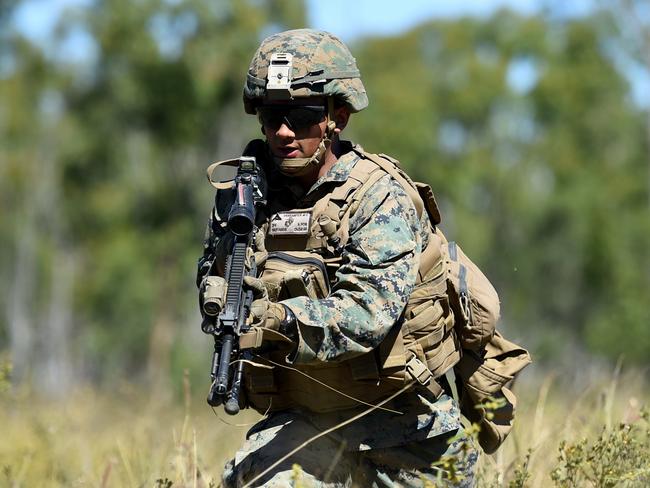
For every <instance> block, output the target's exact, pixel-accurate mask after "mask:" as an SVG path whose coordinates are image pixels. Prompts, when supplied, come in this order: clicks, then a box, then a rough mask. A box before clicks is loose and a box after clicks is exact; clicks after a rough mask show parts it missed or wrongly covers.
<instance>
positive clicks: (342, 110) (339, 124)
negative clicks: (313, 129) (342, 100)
mask: <svg viewBox="0 0 650 488" xmlns="http://www.w3.org/2000/svg"><path fill="white" fill-rule="evenodd" d="M348 120H350V110H349V109H348V107H346V106H345V105H344V106H342V107H338V108H337V109H335V110H334V122H336V129H334V131H335V132H336V133H337V134H338V133H339V132H341V131H342V130H343V129H345V126H347V125H348Z"/></svg>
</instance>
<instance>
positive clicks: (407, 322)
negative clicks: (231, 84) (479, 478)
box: [198, 29, 478, 487]
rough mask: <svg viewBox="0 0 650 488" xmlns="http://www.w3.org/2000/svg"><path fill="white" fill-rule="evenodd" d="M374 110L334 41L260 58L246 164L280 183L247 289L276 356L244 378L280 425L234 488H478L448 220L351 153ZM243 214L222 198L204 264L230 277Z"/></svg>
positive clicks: (263, 434)
mask: <svg viewBox="0 0 650 488" xmlns="http://www.w3.org/2000/svg"><path fill="white" fill-rule="evenodd" d="M367 105H368V99H367V97H366V92H365V89H364V86H363V84H362V82H361V79H360V73H359V71H358V69H357V66H356V61H355V59H354V58H353V57H352V55H351V54H350V52H349V51H348V49H347V47H346V46H345V45H344V44H343V43H342V42H341V41H340V40H339V39H338V38H336V37H335V36H333V35H331V34H329V33H327V32H322V31H316V30H311V29H300V30H292V31H287V32H282V33H279V34H276V35H272V36H270V37H268V38H267V39H265V40H264V41H263V42H262V44H261V46H260V48H259V49H258V51H257V52H256V53H255V55H254V56H253V59H252V62H251V64H250V68H249V71H248V76H247V80H246V83H245V86H244V107H245V110H246V112H247V113H249V114H252V115H257V117H258V119H259V121H260V123H261V128H262V133H263V135H264V137H265V140H264V141H262V140H256V141H252V142H251V143H250V144H249V145H248V146H247V148H246V149H245V151H244V154H247V155H254V156H255V157H256V158H257V161H258V163H259V164H261V165H262V166H263V167H264V169H265V173H266V179H267V183H268V194H267V202H268V203H267V205H266V206H265V207H264V209H263V211H261V212H259V213H258V216H257V231H256V235H255V239H254V251H255V258H256V261H257V263H258V269H259V272H258V275H259V278H250V277H249V278H246V279H245V285H246V286H247V287H249V288H250V289H252V290H254V292H255V298H256V299H255V301H254V302H253V306H252V324H253V326H254V327H257V328H261V329H262V330H263V331H264V334H265V336H264V337H265V344H267V342H268V343H271V344H272V347H265V348H263V349H260V352H259V354H258V355H256V358H255V361H254V362H257V363H258V365H254V364H246V365H245V370H244V380H245V381H244V393H245V402H246V404H247V405H248V406H251V407H253V408H255V409H257V410H258V411H259V412H261V413H263V414H267V415H266V416H265V418H264V419H263V420H262V421H260V422H259V423H258V424H256V425H255V426H254V427H253V428H252V429H251V430H250V431H249V432H248V434H247V437H246V441H245V443H244V445H243V446H242V447H241V449H240V450H239V451H237V453H236V455H235V457H234V458H233V459H232V460H231V461H229V462H228V463H227V465H226V467H225V470H224V473H223V483H224V486H227V487H231V486H243V485H245V484H247V483H251V481H252V485H251V486H269V487H270V486H293V485H294V484H295V483H296V482H297V480H298V479H299V480H301V482H302V486H386V487H388V486H414V487H415V486H424V485H425V484H427V483H428V482H431V483H437V484H438V486H440V485H444V486H447V485H454V486H456V485H458V486H471V485H472V484H473V472H474V466H475V463H476V459H477V457H478V454H477V450H476V449H475V448H474V443H473V440H472V439H471V438H470V437H469V436H467V435H466V433H465V431H464V430H463V427H462V425H461V419H460V410H459V406H458V404H457V403H456V401H455V400H454V398H453V395H452V390H453V389H454V386H453V385H452V383H453V380H450V379H448V377H447V376H445V373H446V372H448V371H449V370H450V368H451V367H452V366H453V365H454V364H455V363H456V362H457V361H458V359H459V343H458V338H457V337H456V332H455V330H454V327H453V323H454V321H453V316H454V311H453V310H452V308H453V307H451V306H450V305H449V303H448V302H447V300H446V298H444V297H445V291H444V290H445V289H446V282H445V280H446V278H445V277H446V269H445V261H444V258H443V257H442V255H441V248H442V247H444V246H443V244H445V243H446V241H445V240H444V237H443V236H442V234H441V233H440V232H439V230H437V228H436V226H435V224H436V223H438V222H439V215H438V213H437V209H436V208H435V202H434V201H433V196H432V194H430V190H429V189H428V187H423V186H420V187H418V186H416V185H415V184H414V183H413V182H411V180H409V179H408V177H407V176H406V175H405V174H404V173H403V172H402V171H401V169H400V167H399V165H398V163H397V162H396V161H395V160H393V159H392V158H390V157H388V156H384V155H375V154H371V153H367V152H365V151H364V149H363V148H362V147H361V146H359V145H355V144H352V143H351V142H348V141H345V140H342V139H341V138H340V134H341V132H342V131H343V130H344V129H345V127H346V126H347V124H348V122H349V121H350V116H351V114H353V113H356V112H360V111H361V110H363V109H364V108H365V107H366V106H367ZM231 201H232V192H228V191H226V190H223V191H218V192H217V196H216V198H215V207H214V210H213V213H212V216H211V219H210V222H209V224H208V231H207V235H206V241H205V254H204V257H206V256H210V257H211V256H216V258H215V259H216V261H217V263H216V266H211V268H212V269H216V270H219V271H218V272H217V274H219V273H223V263H219V262H218V261H219V260H222V261H223V256H224V255H225V254H227V251H228V243H229V242H231V239H230V238H229V231H228V228H227V225H226V218H227V215H228V205H229V204H230V202H231ZM206 269H207V268H206V267H205V266H203V267H201V270H203V271H200V273H199V277H198V283H200V284H201V285H200V286H201V289H202V290H203V289H204V283H205V276H204V275H203V274H205V270H206ZM213 274H214V273H213ZM431 297H434V298H436V297H438V298H440V299H439V300H437V301H436V300H434V299H431ZM266 339H268V341H266ZM376 405H379V406H378V407H377V406H376ZM373 406H375V407H373ZM362 414H365V415H362ZM355 417H359V418H356V420H353V421H350V420H351V419H353V418H355ZM346 421H347V423H346ZM341 423H345V425H343V426H339V425H340V424H341ZM337 426H339V427H338V428H336V427H337ZM325 431H328V433H327V434H326V435H321V436H320V437H318V438H317V439H315V440H313V441H312V442H311V443H308V444H307V445H306V446H304V447H303V448H302V449H299V450H298V451H297V452H296V453H295V454H293V455H292V456H290V457H289V458H288V459H285V460H283V461H282V462H280V463H279V464H278V465H277V466H274V467H273V468H272V469H269V468H270V467H271V466H272V465H273V464H274V463H276V461H278V460H280V459H281V458H282V457H283V456H284V455H285V454H287V453H288V452H290V451H291V450H292V449H294V448H296V447H298V446H300V445H301V444H303V443H305V441H308V440H309V439H311V438H312V437H314V436H317V435H318V434H320V433H323V432H325ZM443 457H444V458H447V459H449V458H452V459H455V460H456V461H457V462H456V464H455V468H454V469H455V470H456V473H455V475H454V476H452V478H454V480H453V481H449V478H450V474H449V472H448V470H446V469H444V468H443V467H441V466H440V465H435V463H436V462H437V461H439V460H440V459H441V458H443ZM294 465H298V466H299V467H300V468H299V469H298V468H294V467H293V466H294Z"/></svg>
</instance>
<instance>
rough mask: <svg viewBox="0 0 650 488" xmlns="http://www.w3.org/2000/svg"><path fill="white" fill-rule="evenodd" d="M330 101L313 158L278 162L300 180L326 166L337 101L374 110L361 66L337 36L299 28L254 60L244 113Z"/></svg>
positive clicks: (272, 41)
mask: <svg viewBox="0 0 650 488" xmlns="http://www.w3.org/2000/svg"><path fill="white" fill-rule="evenodd" d="M308 97H326V98H327V100H328V110H327V125H326V131H325V134H324V135H323V138H322V139H321V141H320V144H319V145H318V149H316V151H315V152H314V154H313V155H312V156H311V157H308V158H279V157H275V156H273V160H274V162H275V164H276V166H277V168H278V169H279V170H280V172H282V173H284V174H286V175H289V176H298V175H301V174H306V173H307V172H309V171H311V170H312V168H313V167H314V166H318V165H320V164H321V162H322V160H323V157H324V156H325V152H326V151H327V148H328V147H329V144H330V143H331V138H332V135H333V133H334V129H335V128H336V124H335V123H334V121H333V120H332V115H333V112H334V100H337V101H338V102H339V103H343V104H345V105H346V106H347V107H348V109H349V110H350V112H359V111H361V110H363V109H364V108H366V107H367V106H368V97H367V96H366V90H365V88H364V86H363V83H362V82H361V74H360V73H359V69H358V68H357V63H356V60H355V59H354V57H353V56H352V54H351V53H350V51H349V50H348V48H347V47H346V45H345V44H343V42H342V41H341V40H340V39H339V38H337V37H336V36H334V35H332V34H330V33H329V32H325V31H318V30H313V29H296V30H289V31H285V32H280V33H278V34H274V35H272V36H270V37H267V38H266V39H264V41H262V44H261V45H260V47H259V49H258V50H257V52H256V53H255V55H254V56H253V59H252V60H251V64H250V67H249V68H248V75H247V77H246V83H245V84H244V97H243V98H244V109H245V110H246V113H249V114H255V113H256V109H257V107H259V106H260V105H263V104H265V103H267V102H270V101H273V100H294V99H296V98H308Z"/></svg>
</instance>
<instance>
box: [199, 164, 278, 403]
mask: <svg viewBox="0 0 650 488" xmlns="http://www.w3.org/2000/svg"><path fill="white" fill-rule="evenodd" d="M221 164H225V165H228V166H236V167H237V175H236V177H235V180H234V183H235V196H234V201H233V202H232V206H231V209H230V213H229V214H228V226H227V229H228V230H229V231H230V232H232V234H233V235H234V239H233V241H232V247H231V249H230V252H229V254H228V257H227V259H226V267H225V276H224V278H225V280H226V283H227V286H228V288H227V291H226V295H225V300H224V299H223V297H222V296H217V294H216V293H215V294H211V293H210V292H206V293H205V295H204V300H203V312H204V313H205V320H203V323H202V324H201V328H202V330H203V332H205V333H206V334H210V335H212V336H213V337H214V353H213V355H212V367H211V370H210V377H211V379H212V383H211V386H210V392H209V393H208V398H207V401H208V404H210V405H211V406H213V407H216V406H218V405H222V404H223V405H224V410H225V411H226V413H228V414H229V415H235V414H237V413H238V412H239V394H240V392H241V382H242V377H243V373H244V360H246V359H250V358H247V357H246V355H247V354H250V353H248V352H242V351H240V348H239V337H240V336H241V334H243V333H245V332H246V331H247V330H248V329H249V328H250V327H249V326H248V324H247V319H248V316H249V314H250V307H251V303H252V302H253V292H252V291H251V290H244V289H243V281H244V276H253V277H256V275H257V267H256V265H255V259H254V258H253V257H252V256H250V254H251V253H250V252H249V248H250V246H251V244H252V241H253V235H254V233H255V215H256V210H257V209H256V207H258V206H260V205H263V204H265V203H266V201H265V199H264V198H265V195H264V193H265V191H264V190H265V181H264V178H263V174H262V172H261V168H259V167H258V165H257V163H256V161H255V157H252V156H242V157H239V158H236V159H230V160H226V161H221V162H218V163H214V164H213V165H211V166H210V167H209V168H208V179H209V180H210V182H211V183H212V184H213V186H215V187H217V188H225V187H223V186H219V185H220V184H219V183H217V184H215V182H213V180H212V172H213V171H214V169H216V167H217V166H219V165H221ZM228 187H230V188H231V184H228ZM247 259H248V261H249V262H248V263H247ZM214 261H215V260H214V259H212V262H210V263H209V270H210V271H208V276H207V280H208V281H209V280H210V274H211V270H212V267H213V265H214ZM208 288H209V287H208ZM222 305H223V306H222ZM233 358H236V359H237V360H238V361H237V362H236V363H235V364H236V366H235V370H234V371H232V368H231V363H232V359H233Z"/></svg>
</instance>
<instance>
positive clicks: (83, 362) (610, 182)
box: [0, 0, 650, 397]
mask: <svg viewBox="0 0 650 488" xmlns="http://www.w3.org/2000/svg"><path fill="white" fill-rule="evenodd" d="M567 5H568V6H567ZM304 26H310V27H316V28H323V29H326V30H329V31H331V32H333V33H334V34H337V35H339V36H341V37H342V38H343V40H344V41H345V42H347V43H348V45H349V46H350V48H351V50H352V52H353V54H354V55H355V56H356V58H357V61H358V64H359V67H360V70H361V73H362V77H363V81H364V83H365V86H366V88H367V90H368V95H369V99H370V106H369V108H368V109H367V110H365V111H364V112H362V113H360V114H358V115H355V116H353V117H352V119H351V123H350V125H349V127H348V128H347V129H346V130H345V133H344V135H346V136H348V138H351V139H353V140H354V141H356V142H359V143H361V144H362V145H363V146H364V147H365V148H366V150H368V151H371V152H384V153H387V154H390V155H392V156H394V157H396V158H398V159H399V160H400V161H402V164H403V165H404V166H405V167H406V169H407V170H408V172H409V174H411V175H412V177H413V178H414V179H416V180H421V181H426V182H428V183H430V184H431V185H432V187H433V189H434V192H435V193H436V197H437V200H438V203H439V205H440V207H441V209H442V215H443V225H442V229H443V231H444V232H445V233H446V235H447V236H448V237H449V238H450V239H453V240H456V241H458V242H459V243H460V244H461V245H462V246H463V248H464V249H465V250H466V252H467V253H468V254H469V255H470V256H471V257H472V258H473V259H474V261H475V262H477V263H478V264H479V265H480V267H481V268H482V269H484V270H485V272H486V274H487V275H488V276H489V278H490V279H491V280H492V281H493V282H494V283H495V286H496V287H497V289H498V290H499V292H500V295H501V299H502V310H503V320H502V324H501V328H502V329H503V330H504V331H505V334H506V335H507V336H509V337H511V338H513V339H514V340H516V341H518V342H521V343H522V344H524V345H526V346H527V347H529V349H530V350H531V352H532V354H533V357H534V359H535V365H534V367H533V368H531V372H529V373H527V374H529V375H532V376H534V375H535V374H539V375H540V376H542V375H545V374H546V372H547V371H550V370H554V371H557V372H559V375H560V376H561V377H563V378H565V379H567V378H568V380H567V381H574V382H580V381H582V380H583V379H584V375H590V374H592V372H593V371H599V370H611V369H613V364H614V363H616V362H617V361H620V360H622V361H623V364H625V365H629V366H633V367H635V368H640V369H641V370H642V371H646V368H647V366H648V364H650V312H649V311H648V307H649V305H650V2H648V1H640V0H639V1H635V0H611V1H602V2H598V1H594V2H589V1H587V0H584V1H580V2H560V1H557V2H556V1H533V0H525V1H519V2H517V1H510V2H505V1H501V2H499V1H496V0H491V1H478V0H476V1H469V2H462V3H461V2H445V3H443V2H431V1H413V2H401V3H400V5H399V9H398V8H397V7H396V5H395V4H394V3H393V2H377V1H376V0H375V1H372V2H370V1H365V0H364V1H357V2H344V1H342V0H340V1H339V0H330V1H318V0H310V1H305V2H302V1H299V0H288V1H280V0H240V1H235V0H218V1H214V0H137V1H134V0H111V1H100V0H95V1H92V0H54V1H45V0H3V1H1V2H0V351H1V354H2V360H1V361H0V362H2V364H3V371H4V372H3V373H2V374H3V375H4V379H5V381H8V380H10V381H11V383H12V384H14V385H31V387H33V388H34V389H35V390H36V391H39V392H43V393H46V394H47V395H48V396H50V397H52V396H56V395H66V394H67V393H69V392H70V391H72V390H73V389H74V388H75V387H77V386H80V385H93V386H107V385H108V386H110V385H111V384H113V383H114V382H116V381H123V380H124V379H125V378H126V379H128V380H129V381H133V382H134V383H135V384H139V385H147V386H157V387H161V389H162V390H167V391H175V390H179V391H180V388H181V386H180V385H181V383H182V382H181V381H180V378H181V377H182V375H183V372H184V371H188V375H189V377H190V378H192V381H193V384H194V385H199V386H201V385H204V386H205V388H206V389H207V386H208V381H209V380H208V372H209V366H210V365H209V362H210V357H211V356H210V354H211V353H210V350H211V339H210V338H209V337H208V336H204V335H203V334H202V333H201V332H200V328H199V315H198V312H197V298H196V288H195V284H194V279H195V265H196V260H197V258H198V257H199V255H200V254H201V252H202V238H203V231H204V228H205V222H206V218H207V216H208V213H209V210H210V208H211V205H212V198H213V193H212V187H210V186H209V184H208V183H207V181H206V179H205V176H204V169H205V168H206V167H207V166H208V164H209V163H210V162H212V161H214V160H216V159H221V158H226V157H231V156H236V155H238V154H240V153H241V150H242V148H243V146H244V145H245V143H246V142H247V141H248V140H249V139H251V138H255V137H258V136H259V135H260V134H259V127H258V126H257V123H256V120H255V118H254V117H250V116H246V115H245V114H244V112H243V109H242V103H241V88H242V85H243V80H244V77H245V75H246V71H247V67H248V63H249V61H250V59H251V57H252V55H253V53H254V51H255V49H256V48H257V46H258V45H259V43H260V41H261V40H262V39H263V38H264V37H266V36H267V35H270V34H272V33H274V32H278V31H281V30H284V29H287V28H296V27H304ZM10 370H11V371H10ZM581 375H582V376H581ZM170 386H171V388H169V387H170Z"/></svg>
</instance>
